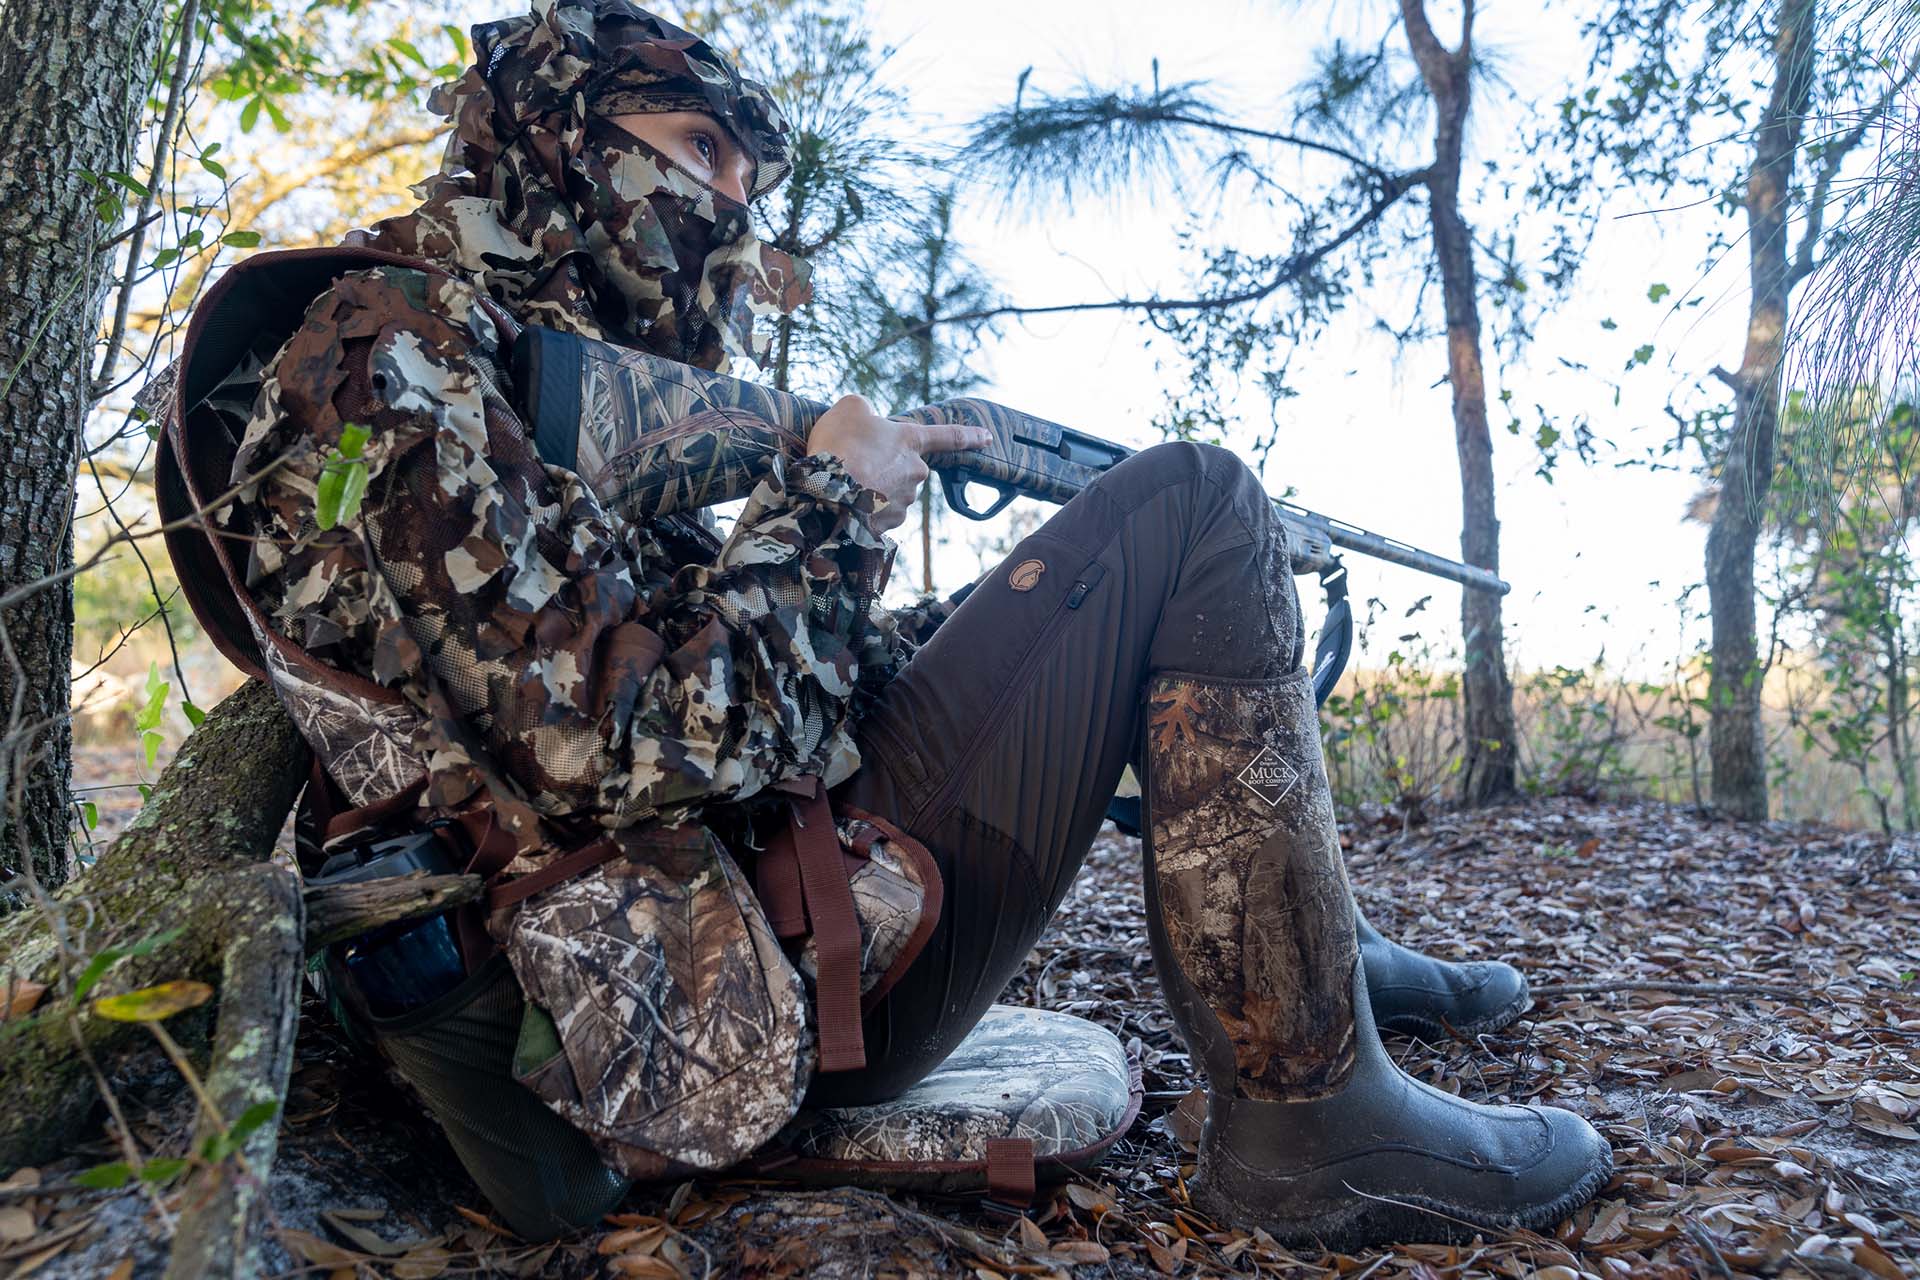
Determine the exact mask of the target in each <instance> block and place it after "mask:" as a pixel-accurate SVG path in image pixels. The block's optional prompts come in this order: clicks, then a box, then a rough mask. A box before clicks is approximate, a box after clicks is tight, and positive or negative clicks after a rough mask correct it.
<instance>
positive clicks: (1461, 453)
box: [1400, 0, 1516, 805]
mask: <svg viewBox="0 0 1920 1280" xmlns="http://www.w3.org/2000/svg"><path fill="white" fill-rule="evenodd" d="M1400 13H1401V19H1402V22H1403V24H1404V25H1405V27H1406V31H1407V42H1408V44H1409V45H1410V46H1411V48H1412V51H1413V57H1414V61H1415V62H1416V63H1417V64H1418V65H1419V67H1420V75H1421V78H1422V79H1423V80H1424V81H1425V82H1426V86H1427V91H1428V93H1429V94H1430V95H1431V96H1432V98H1433V105H1434V119H1435V124H1434V142H1433V164H1432V165H1431V167H1430V168H1429V169H1428V170H1427V175H1426V187H1427V213H1428V221H1429V223H1430V225H1431V228H1432V234H1433V256H1434V261H1435V262H1436V263H1437V264H1438V266H1439V268H1440V293H1441V298H1442V300H1443V303H1444V306H1445V313H1446V326H1447V380H1448V383H1449V384H1450V386H1451V388H1452V393H1453V441H1454V451H1455V453H1456V455H1457V456H1458V459H1459V463H1460V555H1461V559H1463V560H1465V561H1466V562H1467V563H1468V564H1472V565H1478V566H1480V567H1481V568H1483V569H1487V570H1490V571H1492V572H1494V573H1498V572H1499V570H1500V521H1499V518H1498V516H1497V514H1496V512H1495V508H1494V483H1493V438H1492V436H1491V435H1490V434H1489V432H1488V429H1487V383H1486V370H1485V365H1484V363H1483V361H1482V359H1481V354H1480V305H1479V298H1478V286H1479V278H1478V275H1477V273H1476V270H1475V267H1474V262H1473V233H1472V231H1471V230H1470V229H1469V228H1468V226H1467V222H1466V219H1465V218H1464V217H1462V216H1461V213H1460V168H1461V165H1460V161H1461V152H1462V148H1463V146H1464V144H1465V142H1466V125H1467V113H1468V110H1469V108H1470V107H1471V105H1472V94H1471V74H1472V64H1473V13H1474V10H1473V4H1472V0H1468V2H1467V4H1466V5H1465V8H1464V12H1463V14H1462V17H1461V21H1460V44H1459V47H1458V48H1456V49H1451V50H1450V49H1448V48H1446V47H1445V46H1444V45H1443V44H1441V42H1440V40H1439V38H1438V37H1437V36H1435V35H1434V32H1433V27H1432V26H1431V24H1429V23H1428V21H1427V14H1426V5H1425V3H1424V0H1401V2H1400ZM1501 612H1502V611H1501V602H1500V597H1499V596H1497V595H1493V594H1491V593H1490V592H1485V591H1466V590H1463V591H1462V592H1461V602H1460V629H1461V636H1462V644H1463V646H1464V649H1465V654H1464V658H1465V667H1466V671H1465V678H1464V680H1463V682H1462V687H1463V690H1464V696H1465V707H1464V710H1465V716H1464V721H1465V724H1464V734H1465V742H1464V743H1463V750H1464V753H1465V758H1464V760H1463V762H1462V768H1461V773H1460V798H1461V799H1462V800H1463V801H1464V802H1465V803H1467V804H1470V805H1481V804H1489V803H1493V802H1495V801H1499V800H1504V799H1507V798H1509V797H1511V796H1512V795H1514V793H1515V789H1516V788H1515V781H1514V778H1515V756H1516V732H1515V728H1514V719H1513V682H1512V680H1511V679H1510V678H1509V677H1508V674H1507V654H1506V631H1505V622H1504V620H1503V618H1502V616H1501Z"/></svg>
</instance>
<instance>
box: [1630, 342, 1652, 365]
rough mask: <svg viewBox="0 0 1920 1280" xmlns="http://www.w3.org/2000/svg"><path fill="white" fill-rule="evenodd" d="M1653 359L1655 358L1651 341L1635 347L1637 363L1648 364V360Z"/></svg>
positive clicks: (1634, 353)
mask: <svg viewBox="0 0 1920 1280" xmlns="http://www.w3.org/2000/svg"><path fill="white" fill-rule="evenodd" d="M1652 359H1653V344H1652V343H1651V342H1648V343H1644V344H1642V345H1640V346H1638V347H1635V348H1634V349H1633V362H1634V363H1635V364H1646V363H1647V362H1648V361H1650V360H1652Z"/></svg>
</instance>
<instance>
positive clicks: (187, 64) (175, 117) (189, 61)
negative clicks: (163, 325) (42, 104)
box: [92, 0, 200, 396]
mask: <svg viewBox="0 0 1920 1280" xmlns="http://www.w3.org/2000/svg"><path fill="white" fill-rule="evenodd" d="M199 18H200V0H186V5H185V7H184V8H183V9H182V10H181V13H180V53H179V55H178V56H177V57H176V58H175V59H174V64H173V77H172V80H171V82H170V83H169V84H168V86H167V107H166V111H165V112H164V113H163V114H162V116H161V118H160V132H159V134H158V136H156V137H155V138H154V142H153V165H152V167H151V168H150V169H148V171H147V187H146V190H145V191H143V192H142V193H141V195H140V206H139V211H138V212H137V213H135V214H134V218H133V228H132V230H133V239H132V242H131V244H129V245H128V247H127V273H126V276H125V277H124V278H123V279H122V281H121V283H120V297H119V300H118V301H117V302H115V304H114V308H113V324H112V325H111V327H110V328H109V331H108V336H107V345H106V349H105V351H103V352H102V353H101V356H100V371H99V373H97V374H95V375H94V377H93V385H92V393H93V394H94V395H95V396H99V395H101V394H103V393H104V389H105V388H106V387H107V386H108V385H110V382H111V379H112V377H113V369H114V366H115V365H116V364H118V363H119V362H120V344H121V343H122V342H124V341H125V340H126V336H127V309H128V308H129V307H130V306H131V305H132V303H133V289H134V285H135V283H136V281H135V278H134V268H135V267H136V265H137V264H138V262H139V259H140V253H141V250H142V249H144V248H145V246H146V238H147V223H148V221H149V220H150V219H149V217H148V215H149V214H150V213H151V212H152V210H153V205H154V201H155V199H156V193H157V191H158V189H159V186H160V174H161V170H162V169H163V167H164V166H165V164H166V160H167V156H168V154H169V153H170V152H171V151H172V150H173V139H174V133H175V131H176V129H177V128H178V126H179V121H180V105H181V104H180V100H181V98H183V97H184V96H185V95H186V88H187V77H188V73H189V71H190V70H191V69H192V67H193V38H194V30H193V29H194V24H195V23H196V22H198V21H199Z"/></svg>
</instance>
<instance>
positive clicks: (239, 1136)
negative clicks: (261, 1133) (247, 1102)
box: [227, 1102, 280, 1147]
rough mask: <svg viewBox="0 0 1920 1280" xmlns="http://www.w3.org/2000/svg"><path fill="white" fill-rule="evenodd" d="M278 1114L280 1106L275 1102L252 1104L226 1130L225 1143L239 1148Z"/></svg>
mask: <svg viewBox="0 0 1920 1280" xmlns="http://www.w3.org/2000/svg"><path fill="white" fill-rule="evenodd" d="M279 1114H280V1104H279V1103H277V1102H256V1103H254V1104H253V1105H252V1106H250V1107H248V1108H247V1109H246V1110H245V1111H242V1112H241V1113H240V1118H239V1119H238V1120H235V1121H234V1122H233V1124H232V1125H231V1126H230V1127H229V1128H228V1129H227V1141H229V1142H231V1143H232V1144H233V1145H234V1146H236V1147H237V1146H239V1145H240V1144H241V1143H243V1142H245V1141H246V1140H247V1139H248V1138H251V1137H252V1136H253V1135H254V1134H255V1133H256V1132H257V1131H258V1130H259V1128H260V1126H261V1125H263V1124H265V1123H266V1122H267V1121H269V1120H271V1119H273V1118H274V1117H275V1116H277V1115H279Z"/></svg>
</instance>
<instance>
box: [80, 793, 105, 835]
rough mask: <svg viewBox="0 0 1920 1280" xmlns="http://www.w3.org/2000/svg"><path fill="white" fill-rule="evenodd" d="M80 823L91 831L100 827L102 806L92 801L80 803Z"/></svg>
mask: <svg viewBox="0 0 1920 1280" xmlns="http://www.w3.org/2000/svg"><path fill="white" fill-rule="evenodd" d="M80 821H81V823H82V824H83V825H85V827H86V828H87V830H89V831H91V830H93V829H94V828H95V827H97V826H99V825H100V806H99V805H97V804H95V803H94V802H93V801H91V800H82V801H81V802H80Z"/></svg>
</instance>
